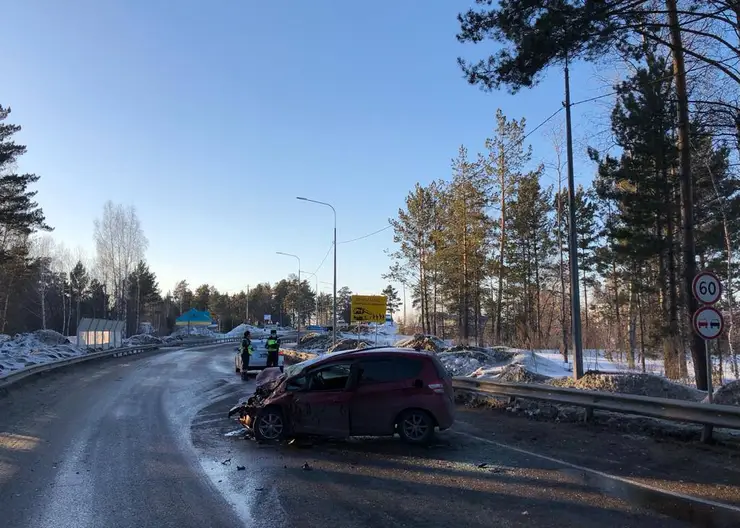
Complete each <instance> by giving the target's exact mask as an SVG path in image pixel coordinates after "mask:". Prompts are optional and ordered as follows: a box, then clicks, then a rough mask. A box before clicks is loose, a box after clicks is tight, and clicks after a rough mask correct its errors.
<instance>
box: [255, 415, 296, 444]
mask: <svg viewBox="0 0 740 528" xmlns="http://www.w3.org/2000/svg"><path fill="white" fill-rule="evenodd" d="M252 429H253V431H254V437H255V438H256V439H257V440H259V441H260V442H268V443H271V442H280V441H281V440H283V439H284V438H285V435H286V434H287V429H288V427H287V424H286V423H285V418H284V417H283V413H282V411H281V410H280V409H279V408H278V407H267V408H265V409H260V410H259V411H258V412H257V415H256V416H255V418H254V423H253V424H252Z"/></svg>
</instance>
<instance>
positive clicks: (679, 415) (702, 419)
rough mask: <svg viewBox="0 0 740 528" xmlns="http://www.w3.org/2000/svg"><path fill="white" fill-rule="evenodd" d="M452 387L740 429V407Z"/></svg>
mask: <svg viewBox="0 0 740 528" xmlns="http://www.w3.org/2000/svg"><path fill="white" fill-rule="evenodd" d="M452 385H453V387H454V388H455V389H456V390H462V391H468V392H473V393H477V394H480V395H482V396H504V397H510V398H512V397H514V398H528V399H532V400H541V401H548V402H552V403H558V404H561V405H573V406H576V407H584V408H585V409H587V410H588V409H591V410H593V409H600V410H603V411H611V412H617V413H623V414H635V415H639V416H648V417H651V418H660V419H663V420H672V421H678V422H689V423H697V424H702V425H711V426H714V427H726V428H729V429H740V407H736V406H734V405H717V404H713V403H712V404H707V403H697V402H688V401H681V400H670V399H668V398H654V397H650V396H636V395H633V394H619V393H614V392H599V391H586V390H579V389H568V388H562V387H553V386H551V385H545V384H541V383H507V382H502V381H489V380H482V379H476V378H463V377H456V378H453V382H452Z"/></svg>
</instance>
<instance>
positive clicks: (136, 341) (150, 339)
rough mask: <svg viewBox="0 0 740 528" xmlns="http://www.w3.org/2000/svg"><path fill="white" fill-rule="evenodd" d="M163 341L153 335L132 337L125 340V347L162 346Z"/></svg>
mask: <svg viewBox="0 0 740 528" xmlns="http://www.w3.org/2000/svg"><path fill="white" fill-rule="evenodd" d="M162 343H163V341H162V339H160V338H159V337H157V336H153V335H151V334H138V335H132V336H131V337H128V338H126V339H124V340H123V346H143V345H161V344H162Z"/></svg>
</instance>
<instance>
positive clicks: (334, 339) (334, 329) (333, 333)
mask: <svg viewBox="0 0 740 528" xmlns="http://www.w3.org/2000/svg"><path fill="white" fill-rule="evenodd" d="M296 198H298V199H299V200H303V201H304V202H312V203H315V204H319V205H325V206H326V207H331V210H332V212H333V213H334V320H333V322H332V327H331V340H332V344H335V345H336V344H337V210H336V209H334V206H333V205H331V204H329V203H326V202H319V201H318V200H311V199H309V198H304V197H302V196H297V197H296Z"/></svg>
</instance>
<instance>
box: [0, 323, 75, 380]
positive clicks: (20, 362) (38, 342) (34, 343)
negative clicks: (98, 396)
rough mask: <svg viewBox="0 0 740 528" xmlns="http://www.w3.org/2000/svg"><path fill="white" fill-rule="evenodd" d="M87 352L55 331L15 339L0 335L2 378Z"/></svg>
mask: <svg viewBox="0 0 740 528" xmlns="http://www.w3.org/2000/svg"><path fill="white" fill-rule="evenodd" d="M84 353H85V352H84V351H83V350H80V349H79V348H77V347H76V346H75V345H73V344H71V343H70V342H69V339H67V338H66V337H64V336H63V335H62V334H60V333H58V332H55V331H53V330H36V331H35V332H31V333H27V334H16V335H15V336H14V337H11V336H9V335H5V334H0V376H2V375H4V374H8V373H10V372H13V371H16V370H20V369H23V368H26V367H30V366H32V365H38V364H41V363H49V362H50V361H57V360H59V359H65V358H70V357H75V356H81V355H83V354H84Z"/></svg>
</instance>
